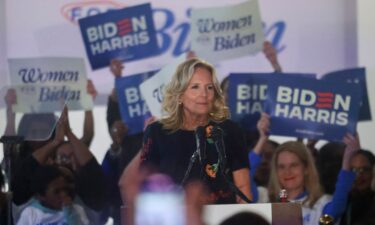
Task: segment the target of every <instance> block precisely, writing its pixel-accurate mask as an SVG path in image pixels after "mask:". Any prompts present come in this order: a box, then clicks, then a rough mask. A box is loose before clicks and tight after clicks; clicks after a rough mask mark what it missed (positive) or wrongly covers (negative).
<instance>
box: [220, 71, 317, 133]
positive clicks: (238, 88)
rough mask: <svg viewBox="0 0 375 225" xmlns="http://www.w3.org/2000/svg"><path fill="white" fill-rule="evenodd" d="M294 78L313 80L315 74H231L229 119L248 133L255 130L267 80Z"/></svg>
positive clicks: (229, 83) (263, 100)
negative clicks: (284, 77)
mask: <svg viewBox="0 0 375 225" xmlns="http://www.w3.org/2000/svg"><path fill="white" fill-rule="evenodd" d="M283 76H296V77H306V78H309V79H315V74H307V73H306V74H297V73H232V74H230V75H229V76H228V80H227V81H226V82H228V88H227V90H228V93H227V94H228V100H227V104H228V106H229V109H230V114H231V119H232V120H234V121H236V122H238V123H239V124H240V126H241V127H242V128H243V129H245V130H248V131H254V130H256V129H257V128H256V125H257V122H258V120H259V118H260V114H261V113H262V112H263V111H264V103H265V101H266V99H267V89H268V80H270V79H273V77H283Z"/></svg>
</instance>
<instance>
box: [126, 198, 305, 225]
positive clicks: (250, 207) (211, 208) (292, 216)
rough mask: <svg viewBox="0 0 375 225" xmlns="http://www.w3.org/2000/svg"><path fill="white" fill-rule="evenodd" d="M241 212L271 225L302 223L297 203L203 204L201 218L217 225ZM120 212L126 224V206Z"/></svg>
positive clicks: (212, 224) (206, 222)
mask: <svg viewBox="0 0 375 225" xmlns="http://www.w3.org/2000/svg"><path fill="white" fill-rule="evenodd" d="M242 212H252V213H255V214H258V215H260V216H261V217H263V218H264V219H265V220H266V221H268V223H269V224H271V225H302V209H301V205H300V204H297V203H254V204H228V205H205V206H204V208H203V215H202V220H203V222H204V224H206V225H219V224H220V223H221V222H222V221H224V220H225V219H227V218H229V217H230V216H232V215H234V214H237V213H242ZM169 213H173V212H171V211H170V212H169ZM121 214H122V215H121V219H122V223H121V224H122V225H126V222H125V218H126V217H127V216H129V215H128V211H127V208H126V207H121ZM168 224H170V223H168ZM171 224H173V223H171ZM161 225H162V224H161Z"/></svg>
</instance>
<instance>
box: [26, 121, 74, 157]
mask: <svg viewBox="0 0 375 225" xmlns="http://www.w3.org/2000/svg"><path fill="white" fill-rule="evenodd" d="M66 120H67V118H66V116H65V115H64V114H62V115H61V117H60V118H59V120H58V121H57V124H56V128H55V137H54V139H53V140H51V141H49V142H47V144H45V145H44V146H43V147H41V148H39V149H36V150H35V151H34V152H33V153H32V156H33V157H34V158H35V159H36V161H38V163H39V164H45V163H46V162H47V160H48V159H49V158H50V157H51V156H52V155H53V153H54V152H55V151H56V149H57V147H58V146H59V145H60V144H61V143H62V142H63V141H64V136H65V133H66V131H65V123H66Z"/></svg>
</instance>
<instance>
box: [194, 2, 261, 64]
mask: <svg viewBox="0 0 375 225" xmlns="http://www.w3.org/2000/svg"><path fill="white" fill-rule="evenodd" d="M263 42H264V34H263V29H262V20H261V17H260V12H259V6H258V1H257V0H251V1H246V2H244V3H241V4H237V5H233V6H224V7H215V8H207V9H198V8H193V9H192V11H191V48H192V50H193V51H194V52H195V54H196V55H197V56H199V57H201V58H203V59H206V60H207V61H210V62H219V61H221V60H225V59H232V58H238V57H241V56H248V55H250V54H254V53H257V52H259V51H261V50H262V48H263Z"/></svg>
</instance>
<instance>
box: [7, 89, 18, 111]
mask: <svg viewBox="0 0 375 225" xmlns="http://www.w3.org/2000/svg"><path fill="white" fill-rule="evenodd" d="M4 100H5V103H6V106H7V107H8V108H10V107H12V105H14V104H16V103H17V95H16V90H15V89H13V88H11V89H9V90H8V91H7V93H6V95H5V97H4Z"/></svg>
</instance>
